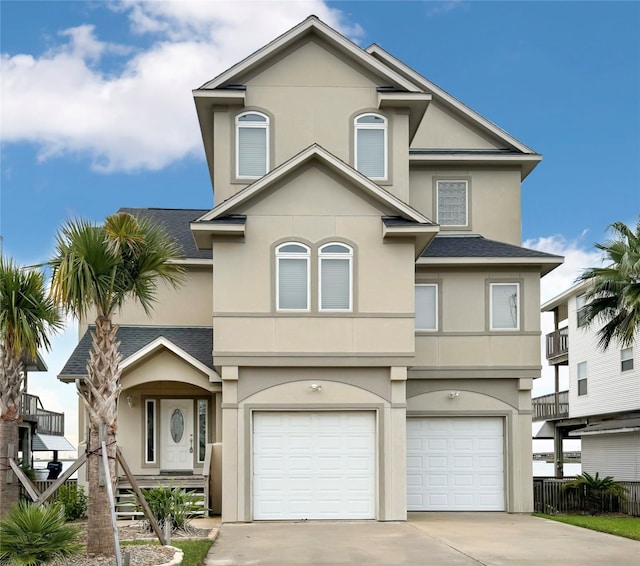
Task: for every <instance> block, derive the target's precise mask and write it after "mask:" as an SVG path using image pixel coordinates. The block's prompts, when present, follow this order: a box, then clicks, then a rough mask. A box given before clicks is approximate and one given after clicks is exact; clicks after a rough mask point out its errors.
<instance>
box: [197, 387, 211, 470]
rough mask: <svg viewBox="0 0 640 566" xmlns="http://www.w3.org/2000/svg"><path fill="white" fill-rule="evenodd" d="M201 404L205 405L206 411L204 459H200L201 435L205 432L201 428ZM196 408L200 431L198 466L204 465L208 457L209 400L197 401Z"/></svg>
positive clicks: (198, 437)
mask: <svg viewBox="0 0 640 566" xmlns="http://www.w3.org/2000/svg"><path fill="white" fill-rule="evenodd" d="M200 403H205V406H206V408H205V411H204V445H205V451H204V455H203V457H202V459H200V433H201V432H203V431H202V429H201V427H200ZM196 408H197V417H196V418H197V423H198V424H197V429H198V436H197V439H198V444H197V449H196V462H198V464H202V463H203V462H204V460H205V458H206V457H207V450H206V446H207V442H208V441H209V438H208V437H209V434H208V431H209V400H208V399H196Z"/></svg>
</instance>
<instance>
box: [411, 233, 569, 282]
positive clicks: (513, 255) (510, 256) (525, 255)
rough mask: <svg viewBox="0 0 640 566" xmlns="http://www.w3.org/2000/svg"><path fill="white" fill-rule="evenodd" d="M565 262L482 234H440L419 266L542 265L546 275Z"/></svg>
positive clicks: (420, 260)
mask: <svg viewBox="0 0 640 566" xmlns="http://www.w3.org/2000/svg"><path fill="white" fill-rule="evenodd" d="M563 261H564V258H563V257H562V256H559V255H553V254H548V253H545V252H540V251H538V250H532V249H529V248H523V247H521V246H514V245H513V244H506V243H504V242H498V241H496V240H488V239H487V238H485V237H484V236H480V235H479V234H438V235H437V236H436V237H435V238H434V239H433V241H432V242H431V244H430V245H429V246H428V247H427V248H426V249H425V250H424V251H423V252H422V254H421V256H420V259H419V260H418V262H417V264H418V265H443V264H461V265H466V266H469V265H474V264H475V265H480V264H487V263H491V264H496V263H498V264H508V265H532V266H542V274H543V275H546V274H547V273H549V272H550V271H551V270H553V269H555V268H556V267H558V266H559V265H561V264H562V262H563Z"/></svg>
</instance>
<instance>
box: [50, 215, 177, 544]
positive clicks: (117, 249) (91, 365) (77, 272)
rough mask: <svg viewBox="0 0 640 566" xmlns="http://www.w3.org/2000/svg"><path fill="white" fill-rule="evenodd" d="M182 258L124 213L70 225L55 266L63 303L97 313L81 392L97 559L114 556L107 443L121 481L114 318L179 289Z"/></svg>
mask: <svg viewBox="0 0 640 566" xmlns="http://www.w3.org/2000/svg"><path fill="white" fill-rule="evenodd" d="M179 256H180V250H179V248H178V246H177V245H176V244H175V243H174V242H173V241H171V240H170V239H169V238H168V236H167V235H166V233H165V232H164V231H163V230H162V229H161V228H160V227H159V226H157V225H155V224H153V223H152V222H151V221H150V220H148V219H136V218H134V217H133V216H131V215H130V214H125V213H117V214H114V215H112V216H109V217H108V218H107V219H106V220H105V222H104V224H102V225H93V224H91V223H89V222H87V221H85V220H75V221H73V220H71V221H68V222H67V223H66V224H65V225H64V226H63V227H62V228H61V229H60V231H59V233H58V236H57V243H56V250H55V253H54V257H53V258H52V259H51V260H50V262H49V265H50V266H51V268H52V296H53V298H54V299H55V301H56V302H57V303H59V304H60V305H62V307H63V308H64V309H65V311H66V312H68V313H70V314H71V315H73V316H75V317H76V318H77V319H78V320H83V321H87V320H88V319H89V317H92V316H95V329H94V330H92V331H91V338H92V348H91V352H90V355H89V360H88V362H87V377H86V379H85V380H84V382H83V383H81V384H80V387H79V394H80V397H81V399H83V401H84V406H85V408H86V410H87V413H88V415H89V439H88V455H89V459H88V470H89V494H88V525H87V528H88V532H89V536H88V544H87V553H89V554H98V555H113V554H114V548H113V542H112V538H111V525H110V513H111V507H110V505H109V501H108V494H107V490H106V488H105V486H104V485H103V486H100V485H99V469H100V466H101V465H102V460H101V452H100V446H101V440H104V441H105V442H106V445H107V455H108V457H109V464H110V476H111V479H112V482H114V483H115V455H116V444H115V443H116V430H117V428H118V422H117V418H118V415H117V412H118V397H119V395H120V365H119V364H120V360H121V355H120V352H119V347H120V342H118V341H117V338H116V333H117V331H118V325H117V324H114V322H113V316H114V314H115V313H116V312H117V311H118V310H119V309H120V308H121V307H122V306H123V304H124V303H125V301H127V300H134V301H138V302H139V303H140V304H141V306H142V307H143V308H144V310H145V312H146V313H147V314H148V315H149V314H150V313H151V310H152V305H153V302H154V301H155V292H156V289H157V285H158V283H160V282H164V283H167V284H169V285H171V286H173V287H174V288H177V287H178V286H179V285H181V284H182V282H183V279H184V271H183V269H182V268H181V267H180V266H179V265H177V264H176V263H175V262H174V260H176V259H178V258H179ZM113 487H115V485H114V486H113Z"/></svg>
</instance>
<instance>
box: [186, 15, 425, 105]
mask: <svg viewBox="0 0 640 566" xmlns="http://www.w3.org/2000/svg"><path fill="white" fill-rule="evenodd" d="M310 34H314V35H316V36H319V37H321V38H324V39H325V40H327V41H329V42H330V43H331V44H332V45H334V46H335V47H337V48H338V49H339V50H340V51H341V52H342V53H343V54H344V55H346V56H347V57H348V58H350V59H352V60H354V61H357V62H358V63H360V64H361V65H362V66H363V67H365V68H367V69H368V70H369V71H371V72H373V73H374V74H376V75H378V76H380V77H384V78H385V79H386V80H388V81H389V83H390V85H393V86H395V87H399V88H400V89H404V90H406V91H409V92H420V89H419V88H418V87H417V86H416V85H415V84H413V83H412V82H411V81H410V80H408V79H407V78H406V77H404V76H402V75H401V74H400V73H397V72H396V71H394V70H393V69H391V68H390V67H389V66H388V65H385V64H383V63H381V62H380V61H378V60H377V59H376V58H375V57H372V56H371V55H369V54H368V53H367V52H366V51H364V50H363V49H362V48H361V47H359V46H358V45H356V44H355V43H353V42H352V41H350V40H349V39H347V38H346V37H345V36H343V35H342V34H340V33H338V32H337V31H336V30H334V29H333V28H331V27H329V26H328V25H327V24H325V23H324V22H323V21H322V20H320V19H319V18H318V17H317V16H313V15H312V16H309V17H308V18H306V19H305V20H303V21H302V22H300V23H299V24H298V25H297V26H295V27H293V28H291V29H290V30H289V31H287V32H285V33H283V34H282V35H281V36H279V37H277V38H276V39H274V40H273V41H271V42H270V43H268V44H267V45H265V46H264V47H262V48H261V49H258V50H257V51H255V52H254V53H252V54H251V55H249V56H248V57H247V58H245V59H243V60H242V61H240V62H239V63H237V64H235V65H234V66H233V67H231V68H229V69H227V70H226V71H224V72H223V73H221V74H220V75H218V76H217V77H215V78H213V79H211V80H210V81H208V82H206V83H204V84H203V85H202V86H201V87H200V88H198V89H196V90H194V91H193V94H194V96H197V94H198V93H199V92H200V91H207V90H212V89H216V88H223V87H225V86H228V85H231V84H232V83H233V81H234V79H235V77H237V76H239V75H241V74H245V73H247V72H248V71H251V70H252V69H255V68H256V67H258V66H259V65H262V64H263V63H264V61H265V60H266V59H268V58H270V57H273V56H275V55H277V54H278V53H280V52H281V51H283V50H284V49H286V48H287V47H288V46H289V45H291V44H292V43H293V42H295V41H297V40H299V39H301V38H302V37H304V36H306V35H310Z"/></svg>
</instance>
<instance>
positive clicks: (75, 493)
mask: <svg viewBox="0 0 640 566" xmlns="http://www.w3.org/2000/svg"><path fill="white" fill-rule="evenodd" d="M56 500H57V501H58V502H59V503H60V504H61V505H62V506H63V508H64V518H65V519H66V520H67V521H75V520H76V519H79V518H80V517H84V515H85V513H86V512H87V496H86V495H85V493H84V488H83V487H82V486H81V485H77V484H74V483H68V484H64V485H61V486H60V487H59V488H58V496H57V498H56Z"/></svg>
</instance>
